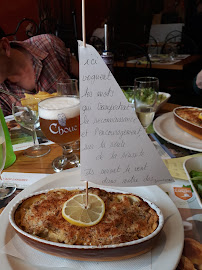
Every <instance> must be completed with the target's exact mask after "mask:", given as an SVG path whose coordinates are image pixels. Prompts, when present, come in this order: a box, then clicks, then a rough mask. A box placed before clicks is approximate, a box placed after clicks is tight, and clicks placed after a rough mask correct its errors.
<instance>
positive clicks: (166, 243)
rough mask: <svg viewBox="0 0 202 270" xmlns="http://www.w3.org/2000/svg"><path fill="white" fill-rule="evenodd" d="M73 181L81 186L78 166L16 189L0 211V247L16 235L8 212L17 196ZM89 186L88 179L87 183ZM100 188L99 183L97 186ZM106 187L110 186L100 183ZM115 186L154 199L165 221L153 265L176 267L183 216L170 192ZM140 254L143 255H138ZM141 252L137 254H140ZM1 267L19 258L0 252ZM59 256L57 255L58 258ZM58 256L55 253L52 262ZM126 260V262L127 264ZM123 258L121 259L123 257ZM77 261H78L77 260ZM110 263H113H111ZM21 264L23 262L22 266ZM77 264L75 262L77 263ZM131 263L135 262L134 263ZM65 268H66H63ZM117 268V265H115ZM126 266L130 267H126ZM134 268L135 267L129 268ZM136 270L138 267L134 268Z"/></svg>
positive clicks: (10, 266)
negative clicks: (15, 192)
mask: <svg viewBox="0 0 202 270" xmlns="http://www.w3.org/2000/svg"><path fill="white" fill-rule="evenodd" d="M75 185H80V186H84V185H85V183H83V182H80V169H70V170H67V171H64V172H61V173H55V174H53V175H50V176H48V177H45V178H43V179H41V180H39V181H37V182H36V183H34V184H33V185H31V186H29V187H27V188H26V189H25V190H23V191H22V192H21V193H19V194H18V195H17V196H16V197H15V198H14V199H13V200H12V201H11V202H10V203H9V204H8V205H7V207H6V208H5V209H4V211H3V212H2V214H1V215H0V224H1V232H0V249H1V248H3V247H4V246H5V245H6V244H7V243H8V242H10V243H11V244H12V241H14V240H12V239H13V237H14V236H16V232H15V230H14V229H13V228H12V226H11V225H10V223H9V220H8V217H9V212H10V210H11V209H12V207H13V206H14V204H16V203H17V202H18V201H19V200H21V199H22V198H24V197H26V196H28V195H29V194H31V193H35V192H39V191H41V190H46V189H52V188H61V187H64V186H66V187H71V186H75ZM89 186H90V183H89ZM93 186H94V187H100V186H98V185H95V184H93ZM100 188H101V187H100ZM102 188H109V187H102ZM116 189H119V190H123V191H124V192H131V193H134V194H137V195H138V196H140V197H144V198H145V199H147V200H149V201H151V202H153V203H155V204H156V205H157V206H158V207H159V208H160V209H161V211H162V213H163V216H164V219H165V224H164V227H163V230H162V232H161V235H160V237H159V239H158V241H157V243H156V246H155V247H154V248H153V249H152V252H151V255H152V258H151V260H152V266H151V268H152V269H155V270H162V265H164V270H172V269H173V270H175V269H176V267H177V265H178V262H179V260H180V257H181V254H182V249H183V245H184V229H183V225H182V219H181V216H180V213H179V211H178V209H177V208H176V206H175V204H174V203H173V202H172V200H171V199H170V198H169V196H168V195H167V194H166V193H165V192H164V191H163V190H161V189H160V188H159V187H158V186H148V187H134V188H133V187H124V188H123V187H116ZM23 244H24V243H23ZM24 245H25V247H24V250H25V248H26V249H31V247H30V246H28V245H27V244H24ZM44 256H45V255H44ZM141 256H143V255H141ZM141 256H140V257H141ZM0 257H1V258H0V260H1V267H2V269H6V270H11V269H15V270H18V269H20V268H17V264H19V259H17V258H15V257H10V256H7V255H6V254H4V253H3V254H1V256H0ZM59 259H60V258H59ZM57 260H58V258H57V257H54V261H55V263H56V262H57ZM132 260H134V263H135V262H136V258H132V259H130V265H132ZM126 261H127V260H125V264H126ZM67 262H69V264H68V266H69V267H70V266H71V267H70V268H71V269H72V268H73V269H74V268H75V269H78V267H76V264H75V265H74V266H75V267H73V262H72V261H71V260H68V261H67ZM123 262H124V261H123ZM77 263H78V262H77ZM81 263H82V267H83V268H84V269H88V266H89V262H85V261H82V262H81ZM112 263H113V265H112ZM24 264H26V265H25V266H24ZM24 264H23V266H24V268H23V269H24V270H25V269H26V270H32V269H35V268H33V265H31V263H30V262H29V261H26V262H24ZM92 264H94V266H95V267H94V268H96V269H97V270H99V269H110V268H109V263H108V262H101V263H100V262H99V264H97V263H96V262H90V265H91V266H92ZM110 265H111V266H112V269H113V267H118V266H119V265H121V263H120V261H119V262H116V261H114V262H110ZM77 266H78V265H77ZM133 266H134V265H133ZM21 269H22V268H21ZM66 269H68V268H66ZM117 269H118V268H117ZM128 269H129V268H128ZM132 269H134V267H133V268H132ZM137 270H138V269H137Z"/></svg>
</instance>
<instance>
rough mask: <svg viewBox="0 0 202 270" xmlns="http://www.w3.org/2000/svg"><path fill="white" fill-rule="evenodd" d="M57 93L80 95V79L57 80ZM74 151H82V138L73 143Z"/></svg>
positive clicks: (59, 94) (60, 94)
mask: <svg viewBox="0 0 202 270" xmlns="http://www.w3.org/2000/svg"><path fill="white" fill-rule="evenodd" d="M57 95H58V96H69V95H76V96H79V88H78V80H77V79H61V81H59V82H57ZM72 149H73V151H74V152H77V153H79V152H80V138H79V140H77V141H75V142H73V143H72Z"/></svg>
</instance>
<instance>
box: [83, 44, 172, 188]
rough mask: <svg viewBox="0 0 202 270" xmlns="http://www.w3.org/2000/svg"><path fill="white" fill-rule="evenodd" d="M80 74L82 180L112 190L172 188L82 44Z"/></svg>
mask: <svg viewBox="0 0 202 270" xmlns="http://www.w3.org/2000/svg"><path fill="white" fill-rule="evenodd" d="M79 68H80V70H79V73H80V78H79V82H80V121H81V126H80V128H81V129H80V140H81V148H80V151H81V153H80V156H81V159H80V160H81V180H85V181H89V182H92V183H96V184H99V185H102V186H108V185H109V186H116V187H120V186H147V185H158V184H163V183H168V182H173V181H174V180H173V179H172V177H171V175H170V173H169V171H168V169H167V168H166V166H165V165H164V163H163V161H162V160H161V157H160V156H159V154H158V153H157V151H156V149H155V147H154V145H153V143H152V142H151V140H150V139H149V137H148V135H147V134H146V132H145V130H144V128H143V127H142V126H141V124H140V122H139V120H138V118H137V116H136V114H135V112H134V110H133V108H131V106H130V105H129V103H128V101H127V99H126V98H125V96H124V94H123V92H122V90H121V88H120V87H119V85H118V83H117V82H116V80H115V78H114V77H113V75H112V73H111V72H110V70H109V69H108V67H107V66H106V64H105V63H104V61H103V59H102V58H101V56H100V55H99V53H98V52H97V51H96V50H95V49H94V47H92V46H90V45H86V46H83V42H81V41H79Z"/></svg>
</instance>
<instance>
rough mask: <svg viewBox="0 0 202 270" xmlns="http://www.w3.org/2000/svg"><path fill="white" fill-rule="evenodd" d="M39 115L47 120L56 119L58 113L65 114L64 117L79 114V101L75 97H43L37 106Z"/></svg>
mask: <svg viewBox="0 0 202 270" xmlns="http://www.w3.org/2000/svg"><path fill="white" fill-rule="evenodd" d="M38 110H39V117H41V118H43V119H47V120H57V119H58V114H62V113H63V114H65V116H66V118H67V119H68V118H73V117H76V116H78V115H80V101H79V98H76V97H65V96H61V97H52V98H48V99H45V100H43V101H41V102H40V103H39V106H38Z"/></svg>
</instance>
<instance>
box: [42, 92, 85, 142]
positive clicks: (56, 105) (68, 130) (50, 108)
mask: <svg viewBox="0 0 202 270" xmlns="http://www.w3.org/2000/svg"><path fill="white" fill-rule="evenodd" d="M38 109H39V119H40V127H41V130H42V132H43V133H44V135H45V136H46V138H47V139H49V140H51V141H53V142H55V143H57V144H61V145H62V144H67V143H71V142H74V141H76V140H78V139H79V137H80V101H79V98H77V97H67V96H58V97H52V98H48V99H45V100H43V101H41V102H40V103H39V105H38Z"/></svg>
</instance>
